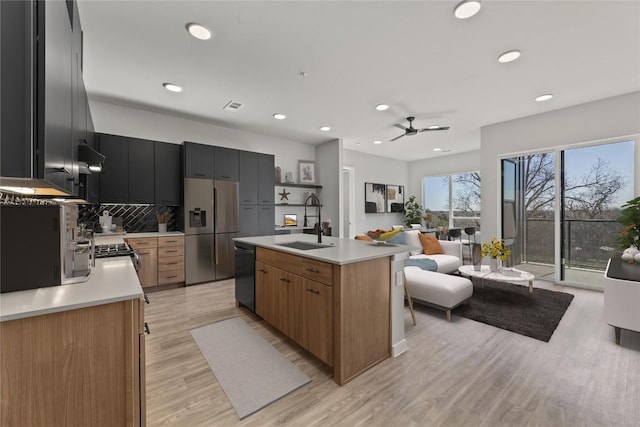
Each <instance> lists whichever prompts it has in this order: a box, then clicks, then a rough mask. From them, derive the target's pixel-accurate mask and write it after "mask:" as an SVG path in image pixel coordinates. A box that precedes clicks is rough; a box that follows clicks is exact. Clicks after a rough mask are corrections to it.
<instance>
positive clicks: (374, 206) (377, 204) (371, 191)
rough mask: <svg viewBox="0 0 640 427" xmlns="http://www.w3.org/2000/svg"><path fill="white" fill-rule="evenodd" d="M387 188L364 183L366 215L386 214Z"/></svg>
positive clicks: (381, 185) (383, 185) (382, 185)
mask: <svg viewBox="0 0 640 427" xmlns="http://www.w3.org/2000/svg"><path fill="white" fill-rule="evenodd" d="M386 194H387V186H386V185H385V184H374V183H372V182H365V183H364V213H383V212H386V203H385V197H386Z"/></svg>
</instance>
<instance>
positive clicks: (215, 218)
mask: <svg viewBox="0 0 640 427" xmlns="http://www.w3.org/2000/svg"><path fill="white" fill-rule="evenodd" d="M213 232H214V233H217V232H218V189H217V188H216V187H215V181H214V187H213ZM216 264H217V262H216Z"/></svg>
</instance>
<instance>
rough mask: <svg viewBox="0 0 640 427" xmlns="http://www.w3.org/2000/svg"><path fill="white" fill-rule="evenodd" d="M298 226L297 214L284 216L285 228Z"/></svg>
mask: <svg viewBox="0 0 640 427" xmlns="http://www.w3.org/2000/svg"><path fill="white" fill-rule="evenodd" d="M296 225H298V215H296V214H284V226H285V227H290V226H294V227H295V226H296Z"/></svg>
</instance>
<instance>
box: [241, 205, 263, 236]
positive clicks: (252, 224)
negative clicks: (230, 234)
mask: <svg viewBox="0 0 640 427" xmlns="http://www.w3.org/2000/svg"><path fill="white" fill-rule="evenodd" d="M238 226H239V227H240V237H250V236H258V235H259V232H258V206H256V205H240V208H239V211H238Z"/></svg>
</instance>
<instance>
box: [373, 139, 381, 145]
mask: <svg viewBox="0 0 640 427" xmlns="http://www.w3.org/2000/svg"><path fill="white" fill-rule="evenodd" d="M373 143H374V144H382V141H380V140H378V141H373Z"/></svg>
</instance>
